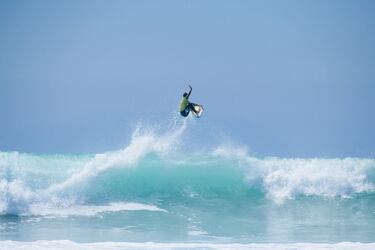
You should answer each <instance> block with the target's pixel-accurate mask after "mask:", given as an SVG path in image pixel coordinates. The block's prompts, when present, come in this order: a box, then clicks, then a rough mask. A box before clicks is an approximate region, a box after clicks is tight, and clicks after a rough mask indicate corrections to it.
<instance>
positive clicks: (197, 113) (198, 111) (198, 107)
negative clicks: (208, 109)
mask: <svg viewBox="0 0 375 250" xmlns="http://www.w3.org/2000/svg"><path fill="white" fill-rule="evenodd" d="M194 109H195V112H192V113H193V115H195V117H197V118H199V117H201V116H202V113H203V106H202V105H200V104H195V105H194Z"/></svg>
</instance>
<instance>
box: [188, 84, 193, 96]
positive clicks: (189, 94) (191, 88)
mask: <svg viewBox="0 0 375 250" xmlns="http://www.w3.org/2000/svg"><path fill="white" fill-rule="evenodd" d="M189 88H190V91H189V93H188V95H187V98H189V96H190V94H191V91H192V90H193V88H192V87H191V86H190V85H189Z"/></svg>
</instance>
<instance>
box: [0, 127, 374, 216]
mask: <svg viewBox="0 0 375 250" xmlns="http://www.w3.org/2000/svg"><path fill="white" fill-rule="evenodd" d="M186 127H187V124H186V122H184V123H183V124H181V125H178V126H174V127H173V128H172V129H170V130H169V131H168V132H166V133H157V132H155V131H152V130H145V129H136V131H135V132H134V134H133V136H132V139H131V141H130V143H129V145H128V146H127V147H125V148H124V149H121V150H117V151H112V152H106V153H102V154H96V155H81V156H79V155H31V154H22V153H17V152H0V214H17V215H28V214H30V215H33V214H35V213H36V210H35V207H38V206H40V204H43V206H44V207H45V208H46V211H52V210H53V209H54V208H56V209H57V210H59V209H60V212H61V214H64V213H65V214H67V215H70V214H72V213H70V212H69V211H72V210H73V209H75V210H77V211H78V210H80V208H83V210H86V213H89V214H90V213H91V214H92V213H94V214H95V213H100V212H95V211H101V210H100V209H99V208H103V207H104V208H105V207H106V206H108V204H118V203H116V202H125V203H123V204H129V201H136V202H138V201H141V203H147V204H151V206H152V201H153V200H155V199H154V198H155V197H156V198H157V200H164V201H166V202H168V199H169V200H173V199H176V200H180V201H181V200H184V199H185V200H186V199H197V198H203V199H210V198H221V199H239V200H246V199H255V198H257V197H259V194H260V196H262V195H264V196H265V197H267V198H269V199H270V200H272V201H274V202H276V203H280V204H281V203H283V202H285V201H287V200H288V199H295V198H298V197H299V196H318V197H324V198H326V197H339V198H348V197H354V196H356V195H358V194H363V193H373V192H374V191H375V181H374V176H375V160H374V159H365V158H343V159H339V158H333V159H322V158H311V159H303V158H276V157H265V158H257V157H254V156H252V155H251V154H249V153H248V150H247V149H246V148H244V147H237V146H233V145H227V146H220V147H217V148H215V149H214V150H212V151H210V152H204V153H202V152H191V151H190V152H191V153H190V154H188V155H186V154H183V153H182V152H180V151H178V150H176V148H178V147H177V145H179V142H180V140H181V136H182V135H183V134H184V131H185V130H186ZM148 198H152V199H151V200H150V201H151V202H148V200H147V199H148ZM145 201H146V202H145ZM94 205H95V206H96V207H95V206H94ZM85 206H87V207H85ZM47 208H48V209H49V210H48V209H47ZM157 209H162V208H157ZM83 210H82V211H83ZM45 214H48V212H46V213H45Z"/></svg>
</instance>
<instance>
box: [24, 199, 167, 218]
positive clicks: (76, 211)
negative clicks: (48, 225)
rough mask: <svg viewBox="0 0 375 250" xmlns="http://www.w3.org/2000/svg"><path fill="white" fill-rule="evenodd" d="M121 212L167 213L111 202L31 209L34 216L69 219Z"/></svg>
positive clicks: (138, 205) (37, 206) (152, 206)
mask: <svg viewBox="0 0 375 250" xmlns="http://www.w3.org/2000/svg"><path fill="white" fill-rule="evenodd" d="M121 211H152V212H167V211H166V210H164V209H161V208H158V207H157V206H154V205H149V204H143V203H134V202H129V203H125V202H111V203H109V204H106V205H72V206H68V207H56V206H48V205H47V206H46V205H45V204H34V205H33V206H31V208H30V212H31V214H32V215H40V216H47V217H51V216H52V217H68V216H89V217H91V216H97V215H100V214H103V213H110V212H121Z"/></svg>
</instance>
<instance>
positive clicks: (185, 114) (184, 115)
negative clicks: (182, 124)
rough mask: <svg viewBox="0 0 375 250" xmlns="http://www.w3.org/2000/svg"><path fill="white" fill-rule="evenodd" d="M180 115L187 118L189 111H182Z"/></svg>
mask: <svg viewBox="0 0 375 250" xmlns="http://www.w3.org/2000/svg"><path fill="white" fill-rule="evenodd" d="M180 115H182V116H183V117H186V116H188V115H189V109H185V110H184V111H181V112H180Z"/></svg>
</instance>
